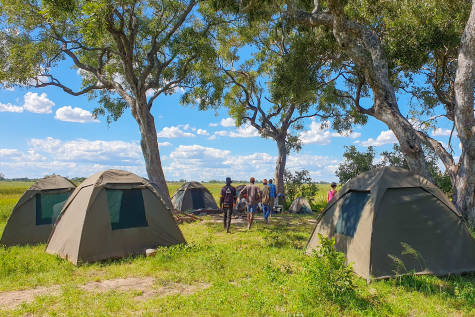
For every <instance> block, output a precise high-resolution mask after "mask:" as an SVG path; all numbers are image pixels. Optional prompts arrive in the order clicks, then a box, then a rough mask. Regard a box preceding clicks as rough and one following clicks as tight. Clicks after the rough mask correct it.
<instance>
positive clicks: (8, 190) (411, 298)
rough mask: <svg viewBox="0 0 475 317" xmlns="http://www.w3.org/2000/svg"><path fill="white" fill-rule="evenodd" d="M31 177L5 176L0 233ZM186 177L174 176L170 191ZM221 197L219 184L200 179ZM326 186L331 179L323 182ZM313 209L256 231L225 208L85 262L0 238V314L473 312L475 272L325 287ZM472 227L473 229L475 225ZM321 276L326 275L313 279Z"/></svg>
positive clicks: (256, 227) (282, 216)
mask: <svg viewBox="0 0 475 317" xmlns="http://www.w3.org/2000/svg"><path fill="white" fill-rule="evenodd" d="M31 185H32V183H20V182H0V233H3V230H4V227H5V224H6V221H7V219H8V217H9V216H10V213H11V212H12V209H13V207H14V206H15V204H16V203H17V201H18V200H19V198H20V197H21V196H22V194H23V193H24V192H25V190H26V189H27V188H29V187H30V186H31ZM181 185H182V184H178V183H171V184H169V186H170V193H173V192H175V191H176V189H178V188H179V186H181ZM203 185H205V186H206V187H207V188H208V190H209V191H210V192H211V193H212V194H213V196H214V197H215V199H216V198H217V193H218V192H219V189H220V187H221V186H222V185H223V184H207V183H203ZM320 190H321V192H319V193H318V194H317V195H318V196H322V195H324V194H325V193H326V191H327V190H328V188H326V187H325V186H321V189H320ZM316 216H317V213H314V214H313V215H307V214H303V215H300V214H289V213H284V214H280V215H274V216H273V217H272V218H271V221H270V224H268V225H266V224H264V223H263V219H262V217H261V216H257V220H256V223H255V225H254V226H253V227H252V229H251V230H250V231H247V230H246V223H245V222H243V221H242V220H237V219H233V223H232V225H231V234H226V233H225V232H224V230H223V228H222V227H223V225H222V222H221V221H222V218H221V216H220V215H209V216H200V219H202V220H201V221H195V222H192V223H183V224H180V225H179V229H180V230H181V232H182V233H183V236H184V238H185V240H186V241H187V243H186V244H179V245H176V246H172V247H161V248H159V249H158V250H157V253H156V255H155V256H153V257H145V256H141V255H139V256H135V257H129V258H122V259H118V260H107V261H99V262H95V263H90V264H89V263H86V264H82V265H79V266H75V265H73V264H72V263H71V262H69V261H67V260H65V259H62V258H60V257H58V256H57V255H52V254H48V253H46V252H45V247H46V245H45V244H44V243H43V244H39V245H35V246H14V247H10V248H0V316H44V315H46V316H50V315H57V316H64V315H67V316H86V315H87V316H130V315H134V316H135V315H141V316H160V315H161V316H170V315H171V316H183V315H188V316H218V315H219V316H230V315H233V316H282V315H284V316H341V315H348V316H368V315H372V316H409V315H411V316H450V315H452V316H474V315H475V274H473V273H472V274H465V275H451V276H444V277H436V276H432V275H421V276H418V275H407V276H402V277H398V278H392V279H383V280H376V281H372V282H371V283H369V284H367V281H366V280H365V279H363V278H361V277H358V276H357V275H356V274H354V275H353V276H352V282H353V284H354V287H353V291H352V292H349V293H347V294H344V295H339V296H335V297H332V296H329V295H328V294H327V293H325V292H321V289H323V288H322V287H319V285H315V284H311V283H309V280H308V278H307V276H306V274H305V272H306V270H307V269H308V267H309V265H311V263H312V261H311V259H312V257H311V256H307V255H305V248H306V245H307V241H308V239H309V238H310V235H311V233H312V230H313V229H314V227H315V223H316V222H315V220H316ZM472 235H473V233H472ZM317 282H318V283H321V286H325V283H327V281H325V280H321V281H317Z"/></svg>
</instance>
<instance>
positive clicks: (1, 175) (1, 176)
mask: <svg viewBox="0 0 475 317" xmlns="http://www.w3.org/2000/svg"><path fill="white" fill-rule="evenodd" d="M3 180H5V175H4V174H2V173H0V181H3Z"/></svg>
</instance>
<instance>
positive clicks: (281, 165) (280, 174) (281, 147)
mask: <svg viewBox="0 0 475 317" xmlns="http://www.w3.org/2000/svg"><path fill="white" fill-rule="evenodd" d="M275 141H276V142H277V149H278V156H277V162H276V164H275V174H274V178H275V187H276V188H277V193H282V194H283V193H284V172H285V164H286V163H287V149H286V148H285V138H284V139H282V138H277V139H276V140H275Z"/></svg>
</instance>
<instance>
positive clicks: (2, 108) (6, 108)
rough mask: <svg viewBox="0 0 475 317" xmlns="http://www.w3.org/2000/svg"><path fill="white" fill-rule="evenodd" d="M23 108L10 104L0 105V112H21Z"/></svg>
mask: <svg viewBox="0 0 475 317" xmlns="http://www.w3.org/2000/svg"><path fill="white" fill-rule="evenodd" d="M23 110H24V109H23V107H21V106H14V105H12V104H11V103H7V104H4V103H0V112H23Z"/></svg>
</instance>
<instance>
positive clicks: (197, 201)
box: [191, 189, 205, 209]
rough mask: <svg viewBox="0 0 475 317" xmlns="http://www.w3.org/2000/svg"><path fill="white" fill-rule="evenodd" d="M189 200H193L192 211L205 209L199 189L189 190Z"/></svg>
mask: <svg viewBox="0 0 475 317" xmlns="http://www.w3.org/2000/svg"><path fill="white" fill-rule="evenodd" d="M191 199H192V200H193V209H203V208H205V200H204V198H203V194H202V193H201V190H200V189H192V190H191Z"/></svg>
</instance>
